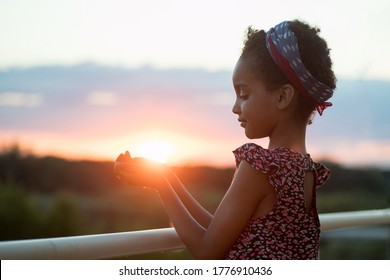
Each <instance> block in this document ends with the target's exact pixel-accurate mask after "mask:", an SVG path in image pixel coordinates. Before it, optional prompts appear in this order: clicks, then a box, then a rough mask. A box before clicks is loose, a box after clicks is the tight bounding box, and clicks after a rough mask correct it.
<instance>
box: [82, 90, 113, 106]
mask: <svg viewBox="0 0 390 280" xmlns="http://www.w3.org/2000/svg"><path fill="white" fill-rule="evenodd" d="M117 101H118V96H117V94H116V93H114V92H110V91H93V92H90V93H89V94H88V95H87V104H88V105H91V106H114V105H116V104H117Z"/></svg>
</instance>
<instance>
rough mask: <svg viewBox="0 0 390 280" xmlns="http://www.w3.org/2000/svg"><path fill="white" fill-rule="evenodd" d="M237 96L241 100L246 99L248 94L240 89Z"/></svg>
mask: <svg viewBox="0 0 390 280" xmlns="http://www.w3.org/2000/svg"><path fill="white" fill-rule="evenodd" d="M238 97H239V98H240V99H242V100H247V99H248V98H249V94H248V93H246V92H244V91H240V94H239V95H238Z"/></svg>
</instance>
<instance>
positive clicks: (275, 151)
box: [115, 20, 336, 259]
mask: <svg viewBox="0 0 390 280" xmlns="http://www.w3.org/2000/svg"><path fill="white" fill-rule="evenodd" d="M318 33H319V29H316V28H312V27H310V26H309V25H307V24H306V23H303V22H300V21H297V20H295V21H289V22H282V23H280V24H278V25H277V26H275V27H274V28H271V29H270V30H269V31H268V32H264V31H263V30H260V31H258V30H254V29H252V28H249V29H248V32H247V39H246V41H245V44H244V48H243V51H242V54H241V56H240V58H239V60H238V62H237V64H236V67H235V69H234V73H233V85H234V89H235V93H236V102H235V104H234V106H233V113H234V114H236V115H237V116H238V121H239V123H240V124H241V126H242V127H243V128H244V130H245V134H246V136H247V137H248V138H249V139H256V138H263V137H269V145H268V148H267V149H265V148H262V147H260V146H258V145H256V144H253V143H248V144H245V145H243V146H241V147H239V148H238V149H236V150H235V151H234V152H233V153H234V155H235V158H236V166H237V170H236V173H235V176H234V178H233V181H232V183H231V185H230V187H229V189H228V191H227V193H226V194H225V196H224V198H223V200H222V201H221V203H220V205H219V207H218V208H217V210H216V212H215V213H214V215H212V214H210V213H209V212H207V211H206V210H205V209H204V208H203V207H202V206H201V205H200V204H199V203H198V202H197V201H196V200H195V199H194V198H193V197H192V196H191V194H190V193H189V192H188V191H187V190H186V188H185V187H184V186H183V185H182V183H181V182H180V180H179V179H178V178H177V177H176V176H175V174H173V172H172V171H170V170H169V169H168V168H167V167H164V166H162V165H158V164H151V163H149V162H147V161H146V160H144V159H132V158H131V157H130V154H129V153H128V152H126V153H125V154H121V155H120V156H119V157H118V159H117V161H116V163H115V172H116V174H117V175H118V177H120V178H123V179H125V180H126V181H127V182H128V183H129V184H131V185H142V186H148V187H153V188H155V189H156V190H157V191H158V193H159V195H160V197H161V200H162V202H163V204H164V206H165V208H166V211H167V213H168V215H169V217H170V219H171V221H172V223H173V225H174V227H175V229H176V231H177V233H178V235H179V237H180V238H181V240H182V241H183V243H184V244H185V245H186V246H187V248H188V249H189V251H190V252H191V253H192V255H193V256H194V257H195V258H198V259H317V258H318V244H319V237H320V223H319V219H318V213H317V209H316V187H318V186H319V185H321V184H323V183H324V182H325V181H326V180H327V178H328V177H329V171H328V169H326V168H325V167H324V166H323V165H321V164H319V163H316V162H313V160H312V159H311V157H310V155H309V154H308V153H307V151H306V146H305V133H306V126H307V124H308V123H311V117H312V113H313V112H314V111H315V110H316V111H318V113H319V114H320V115H322V112H323V110H324V109H325V108H326V107H329V106H331V103H329V102H327V100H328V99H329V98H330V97H331V96H332V94H333V90H334V89H335V82H336V79H335V76H334V73H333V71H332V68H331V66H332V62H331V59H330V57H329V49H328V47H327V44H326V42H325V41H324V40H323V39H322V38H320V37H319V36H318Z"/></svg>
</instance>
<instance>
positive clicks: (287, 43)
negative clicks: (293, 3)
mask: <svg viewBox="0 0 390 280" xmlns="http://www.w3.org/2000/svg"><path fill="white" fill-rule="evenodd" d="M266 46H267V49H268V52H269V54H270V55H271V57H272V59H273V60H274V61H275V63H276V65H277V66H278V67H279V69H280V70H281V71H282V72H283V74H284V75H286V77H287V79H288V80H289V81H290V82H291V84H292V85H293V86H294V87H295V88H296V89H297V90H298V91H299V92H300V93H301V94H303V95H304V96H305V97H306V98H307V99H308V100H309V101H310V102H311V103H313V104H314V105H315V107H316V109H317V111H318V113H319V114H320V115H322V112H323V111H324V110H325V109H326V108H327V107H330V106H332V103H330V102H326V100H328V99H329V98H331V97H332V95H333V89H331V88H330V87H328V86H327V85H325V84H324V83H321V82H320V81H318V80H317V79H316V78H315V77H313V75H312V74H311V73H310V72H309V71H308V70H307V69H306V67H305V65H304V64H303V62H302V58H301V55H300V53H299V48H298V42H297V38H296V37H295V34H294V32H293V31H292V30H291V29H290V27H289V23H288V21H284V22H282V23H279V24H278V25H276V26H275V27H274V28H271V29H270V30H269V31H268V32H267V35H266Z"/></svg>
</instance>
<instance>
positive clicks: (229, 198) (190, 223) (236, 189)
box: [117, 161, 273, 259]
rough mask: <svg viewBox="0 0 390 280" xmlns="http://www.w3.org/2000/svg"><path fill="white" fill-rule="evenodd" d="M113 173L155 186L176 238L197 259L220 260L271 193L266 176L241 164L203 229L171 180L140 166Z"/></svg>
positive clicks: (199, 220) (247, 165) (183, 194)
mask: <svg viewBox="0 0 390 280" xmlns="http://www.w3.org/2000/svg"><path fill="white" fill-rule="evenodd" d="M117 174H118V175H120V176H123V177H124V178H126V179H130V180H131V181H132V182H133V183H135V184H138V185H146V186H155V187H156V189H157V190H158V192H159V194H160V197H161V200H162V202H163V204H164V206H165V208H166V210H167V213H168V215H169V217H170V219H171V221H172V223H173V225H174V226H175V229H176V231H177V233H178V235H179V237H180V238H181V240H182V241H183V243H184V244H185V245H186V246H187V248H188V249H189V251H190V252H191V253H192V255H193V256H194V257H195V258H198V259H221V258H223V257H224V256H225V254H226V253H227V252H228V250H229V249H230V248H231V246H232V245H233V243H234V242H235V241H236V240H237V238H238V236H239V235H240V234H241V232H242V231H243V229H244V228H245V226H246V224H247V223H248V221H249V219H250V218H251V217H252V216H253V215H254V212H255V210H256V208H257V207H258V205H259V204H260V203H261V200H262V199H263V198H264V197H266V196H267V195H270V194H271V193H273V189H272V187H271V185H270V184H269V182H268V178H267V175H266V174H263V173H260V172H258V171H257V170H255V169H254V168H253V167H251V166H250V165H249V164H248V163H247V162H246V161H242V162H241V163H240V165H239V167H238V169H237V171H236V176H235V178H234V179H233V181H232V183H231V186H230V188H229V190H228V191H227V193H226V195H225V197H224V198H223V200H222V202H221V204H220V205H219V207H218V208H217V210H216V212H215V214H214V216H213V217H212V219H210V221H209V224H208V226H205V224H207V223H205V222H204V220H203V218H201V219H199V216H197V214H194V213H196V212H197V211H198V210H199V208H197V207H194V209H198V210H197V211H194V210H193V209H192V210H191V208H192V207H188V205H196V204H197V203H194V202H193V201H192V199H189V200H188V201H192V202H188V201H187V202H186V203H184V201H186V199H187V198H188V197H189V196H187V195H186V194H185V192H182V191H183V190H184V188H183V189H181V188H176V189H177V191H175V188H174V186H173V183H174V180H173V181H172V178H166V177H164V176H161V175H162V174H161V173H158V171H156V170H153V168H150V167H148V166H142V165H139V166H136V167H132V170H129V169H126V168H125V169H124V170H123V169H122V170H121V168H117ZM158 174H160V176H158ZM168 177H169V176H168ZM176 187H177V186H176ZM181 192H182V193H181ZM180 193H181V195H179V194H180ZM186 197H187V198H186ZM200 216H201V215H200ZM195 217H197V218H195Z"/></svg>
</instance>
